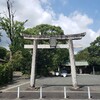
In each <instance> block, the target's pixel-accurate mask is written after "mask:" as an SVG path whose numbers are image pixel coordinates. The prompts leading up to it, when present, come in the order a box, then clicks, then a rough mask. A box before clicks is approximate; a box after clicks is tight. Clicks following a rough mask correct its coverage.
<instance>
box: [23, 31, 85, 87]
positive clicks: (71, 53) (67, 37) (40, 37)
mask: <svg viewBox="0 0 100 100" xmlns="http://www.w3.org/2000/svg"><path fill="white" fill-rule="evenodd" d="M85 34H86V33H80V34H72V35H54V36H50V35H37V36H36V35H35V36H32V35H24V39H29V40H33V45H24V48H30V49H33V55H32V66H31V77H30V86H31V87H35V61H36V50H37V48H50V45H43V44H41V45H37V40H49V39H50V38H51V37H55V39H56V40H57V39H58V40H66V41H68V44H69V46H68V47H67V46H66V44H58V45H56V47H57V48H69V56H70V63H71V75H72V85H73V88H74V89H77V88H78V84H77V79H76V67H75V59H74V48H73V41H72V40H78V39H81V38H82V37H84V36H85Z"/></svg>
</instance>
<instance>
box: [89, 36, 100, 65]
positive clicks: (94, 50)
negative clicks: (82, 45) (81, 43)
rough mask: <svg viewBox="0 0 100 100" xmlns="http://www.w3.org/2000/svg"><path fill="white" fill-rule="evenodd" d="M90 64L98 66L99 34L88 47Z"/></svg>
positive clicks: (99, 53)
mask: <svg viewBox="0 0 100 100" xmlns="http://www.w3.org/2000/svg"><path fill="white" fill-rule="evenodd" d="M88 52H89V57H90V59H89V62H90V65H93V66H100V36H99V37H97V38H96V40H95V41H94V42H92V43H91V45H90V47H88Z"/></svg>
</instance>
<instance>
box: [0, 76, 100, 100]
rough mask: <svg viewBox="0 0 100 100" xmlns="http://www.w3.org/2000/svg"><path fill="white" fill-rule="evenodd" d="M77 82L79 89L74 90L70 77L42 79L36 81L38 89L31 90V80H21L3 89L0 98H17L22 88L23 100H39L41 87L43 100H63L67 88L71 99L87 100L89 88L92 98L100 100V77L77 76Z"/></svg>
mask: <svg viewBox="0 0 100 100" xmlns="http://www.w3.org/2000/svg"><path fill="white" fill-rule="evenodd" d="M77 81H78V86H79V89H77V90H73V88H72V82H71V76H70V75H69V76H67V77H41V78H37V79H36V88H31V87H30V84H29V79H22V78H19V79H17V80H15V83H13V84H10V85H8V86H6V87H4V88H3V89H1V91H2V93H0V98H1V99H3V98H8V97H9V99H11V98H12V99H14V98H16V95H17V88H18V86H20V91H21V94H20V95H21V98H23V99H25V98H26V99H32V98H34V99H38V98H39V91H40V87H42V92H43V98H45V99H48V98H49V99H50V98H59V99H63V98H64V87H66V91H67V96H68V98H70V99H75V98H76V99H87V98H88V94H87V93H88V92H87V87H90V91H91V95H92V98H94V99H100V76H99V75H77ZM6 96H7V97H6ZM1 99H0V100H1Z"/></svg>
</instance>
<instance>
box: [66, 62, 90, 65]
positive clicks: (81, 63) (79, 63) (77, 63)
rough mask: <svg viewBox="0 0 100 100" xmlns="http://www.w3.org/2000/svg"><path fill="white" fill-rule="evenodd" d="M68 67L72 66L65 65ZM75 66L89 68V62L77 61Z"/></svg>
mask: <svg viewBox="0 0 100 100" xmlns="http://www.w3.org/2000/svg"><path fill="white" fill-rule="evenodd" d="M65 65H66V66H70V62H68V63H66V64H65ZM75 65H76V66H88V65H89V64H88V62H87V61H75Z"/></svg>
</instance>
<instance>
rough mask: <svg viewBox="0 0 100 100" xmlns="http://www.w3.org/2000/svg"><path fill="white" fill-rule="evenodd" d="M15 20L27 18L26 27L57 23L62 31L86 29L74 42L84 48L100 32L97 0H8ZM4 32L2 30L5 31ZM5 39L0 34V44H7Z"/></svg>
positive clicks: (1, 8) (1, 7)
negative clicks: (81, 37) (11, 4)
mask: <svg viewBox="0 0 100 100" xmlns="http://www.w3.org/2000/svg"><path fill="white" fill-rule="evenodd" d="M11 1H14V3H13V11H16V13H15V20H18V21H25V20H26V19H28V22H27V23H26V24H25V27H26V28H28V27H34V26H36V25H39V24H51V25H55V26H60V27H61V28H62V29H63V30H64V34H76V33H81V32H86V36H85V37H84V38H83V39H82V40H81V41H77V42H75V45H82V46H83V48H85V47H87V46H89V44H90V43H91V42H92V41H94V40H95V39H96V37H97V36H100V6H99V5H100V0H11ZM3 12H7V9H6V0H0V13H1V15H3V14H2V13H3ZM4 36H5V34H4ZM8 43H9V41H8V39H5V37H3V38H2V43H0V45H2V46H5V47H7V46H8Z"/></svg>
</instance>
